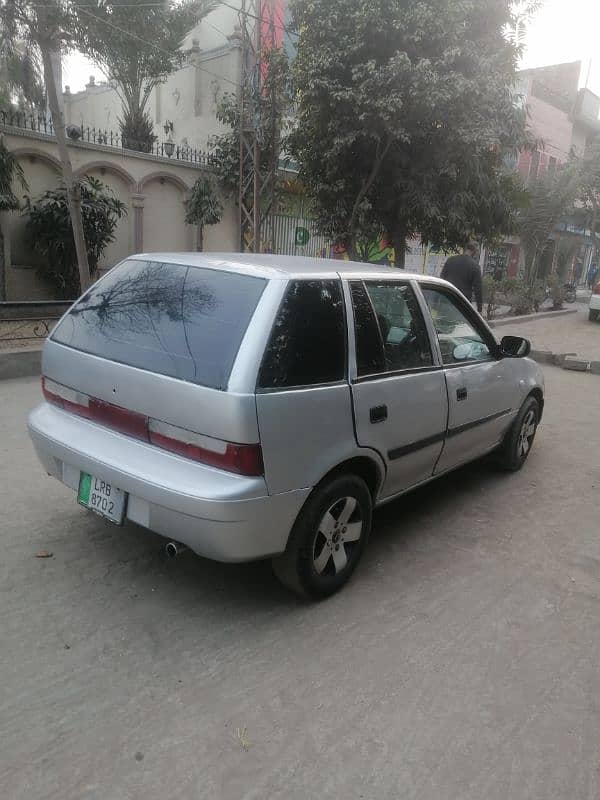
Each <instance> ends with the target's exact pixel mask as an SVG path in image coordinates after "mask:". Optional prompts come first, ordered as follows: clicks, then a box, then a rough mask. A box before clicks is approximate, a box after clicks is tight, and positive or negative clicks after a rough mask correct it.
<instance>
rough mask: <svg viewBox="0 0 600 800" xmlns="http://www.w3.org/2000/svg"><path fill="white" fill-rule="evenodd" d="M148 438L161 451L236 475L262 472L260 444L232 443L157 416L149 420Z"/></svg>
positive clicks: (252, 474)
mask: <svg viewBox="0 0 600 800" xmlns="http://www.w3.org/2000/svg"><path fill="white" fill-rule="evenodd" d="M148 429H149V435H150V441H151V442H152V444H155V445H156V446H157V447H162V448H163V450H169V451H171V452H172V453H178V454H179V455H181V456H185V457H186V458H191V459H193V460H194V461H200V462H201V463H202V464H207V465H209V466H211V467H217V468H219V469H225V470H227V471H228V472H236V473H237V474H238V475H249V476H257V475H263V474H264V465H263V458H262V448H261V446H260V445H259V444H235V443H234V442H225V441H223V440H222V439H214V438H213V437H211V436H202V435H201V434H198V433H192V432H191V431H187V430H185V429H184V428H178V427H177V426H176V425H169V424H168V423H166V422H160V421H159V420H156V419H150V420H149V421H148Z"/></svg>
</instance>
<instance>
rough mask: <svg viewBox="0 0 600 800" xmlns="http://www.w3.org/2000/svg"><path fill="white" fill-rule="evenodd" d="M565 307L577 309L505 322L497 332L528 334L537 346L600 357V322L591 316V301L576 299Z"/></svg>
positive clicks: (555, 351) (534, 346)
mask: <svg viewBox="0 0 600 800" xmlns="http://www.w3.org/2000/svg"><path fill="white" fill-rule="evenodd" d="M565 308H577V313H576V314H565V315H564V316H562V315H561V316H559V317H555V318H552V317H544V318H543V319H536V320H533V321H532V322H525V323H523V322H517V323H515V324H514V325H502V326H501V327H498V328H496V330H495V331H494V332H495V334H496V336H497V337H498V338H501V337H502V336H508V335H509V334H510V335H516V336H526V337H527V338H528V339H531V343H532V346H533V348H534V349H535V350H550V351H551V352H552V353H575V354H576V355H578V356H579V357H580V358H588V359H590V360H593V361H600V322H590V320H589V319H588V310H589V305H588V304H586V303H577V304H576V305H573V306H568V305H565Z"/></svg>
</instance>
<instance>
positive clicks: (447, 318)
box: [423, 287, 493, 366]
mask: <svg viewBox="0 0 600 800" xmlns="http://www.w3.org/2000/svg"><path fill="white" fill-rule="evenodd" d="M423 295H424V297H425V300H426V302H427V305H428V306H429V310H430V312H431V316H432V319H433V324H434V327H435V330H436V333H437V337H438V341H439V344H440V350H441V353H442V361H443V363H444V365H446V366H449V365H452V364H461V363H463V362H466V361H489V360H490V359H491V358H493V354H492V351H491V349H490V346H489V343H488V342H487V341H486V337H485V336H484V334H483V333H482V332H480V331H478V330H477V328H476V327H475V325H474V324H473V322H471V321H470V320H469V319H468V317H467V315H466V314H465V313H464V312H463V311H462V309H461V308H460V306H459V303H458V301H457V300H456V299H455V298H454V297H452V296H451V295H450V293H448V292H446V291H443V290H439V289H437V288H435V289H434V288H432V287H423Z"/></svg>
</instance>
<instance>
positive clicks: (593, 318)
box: [588, 308, 598, 322]
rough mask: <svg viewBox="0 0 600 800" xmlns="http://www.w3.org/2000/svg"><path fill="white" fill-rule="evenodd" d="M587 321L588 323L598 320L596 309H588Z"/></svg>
mask: <svg viewBox="0 0 600 800" xmlns="http://www.w3.org/2000/svg"><path fill="white" fill-rule="evenodd" d="M588 319H589V321H590V322H596V320H597V319H598V309H597V308H590V311H589V314H588Z"/></svg>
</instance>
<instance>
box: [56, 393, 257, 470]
mask: <svg viewBox="0 0 600 800" xmlns="http://www.w3.org/2000/svg"><path fill="white" fill-rule="evenodd" d="M42 391H43V393H44V397H45V399H46V400H47V401H48V402H49V403H53V404H54V405H57V406H59V407H60V408H63V409H64V410H65V411H70V412H72V413H73V414H78V415H79V416H81V417H85V418H86V419H89V420H91V421H92V422H98V423H100V424H101V425H106V427H108V428H112V429H113V430H116V431H119V432H120V433H125V434H126V435H127V436H134V437H135V438H136V439H141V440H143V441H145V442H150V443H151V444H154V445H156V446H157V447H161V448H162V449H163V450H168V451H169V452H171V453H177V455H180V456H184V457H185V458H190V459H193V460H194V461H199V462H200V463H202V464H207V465H208V466H210V467H217V468H218V469H224V470H227V471H228V472H235V473H237V474H238V475H247V476H249V477H250V476H253V477H255V476H259V475H264V471H265V470H264V464H263V457H262V448H261V446H260V444H235V443H233V442H224V441H223V440H221V439H215V438H213V437H212V436H203V435H202V434H200V433H194V432H192V431H187V430H185V429H184V428H179V427H177V426H176V425H170V424H168V423H166V422H160V421H159V420H156V419H150V418H148V417H146V416H145V415H144V414H139V413H138V412H137V411H129V409H127V408H122V407H121V406H115V405H113V404H112V403H107V402H106V401H104V400H99V399H98V398H97V397H90V396H89V395H87V394H83V393H82V392H78V391H77V390H75V389H70V388H69V387H68V386H63V385H62V384H61V383H56V381H53V380H50V379H49V378H46V377H43V378H42Z"/></svg>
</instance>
